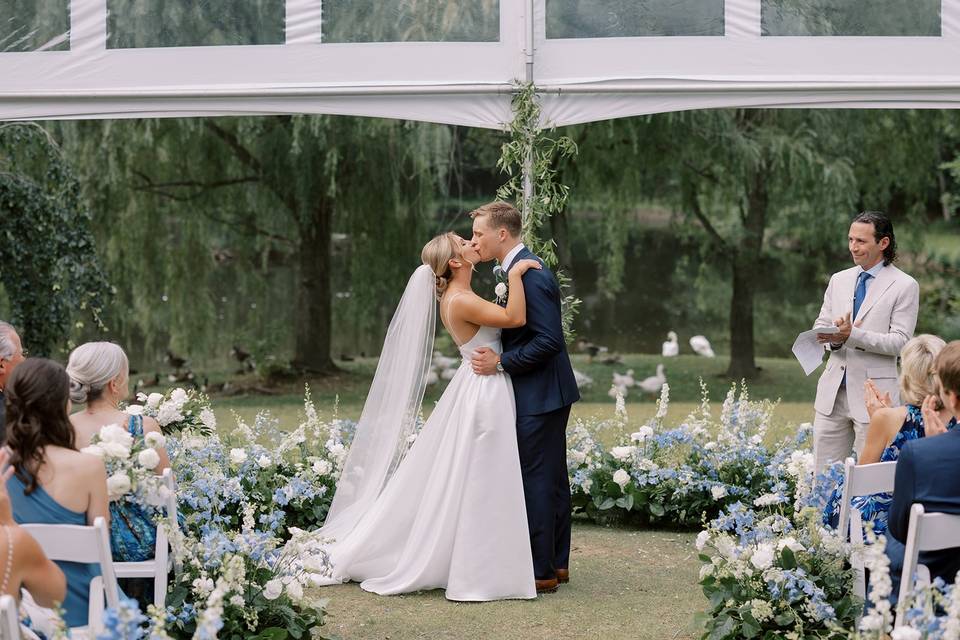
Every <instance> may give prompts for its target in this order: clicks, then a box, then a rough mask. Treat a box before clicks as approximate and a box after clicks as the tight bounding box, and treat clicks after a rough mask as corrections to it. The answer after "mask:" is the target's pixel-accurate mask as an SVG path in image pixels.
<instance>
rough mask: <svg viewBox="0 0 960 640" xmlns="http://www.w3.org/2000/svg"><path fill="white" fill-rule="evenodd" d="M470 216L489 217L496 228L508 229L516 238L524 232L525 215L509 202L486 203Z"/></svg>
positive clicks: (474, 217) (491, 224)
mask: <svg viewBox="0 0 960 640" xmlns="http://www.w3.org/2000/svg"><path fill="white" fill-rule="evenodd" d="M470 218H471V219H473V220H476V219H477V218H487V221H488V222H489V223H490V226H491V227H492V228H494V229H506V230H507V233H509V234H510V235H511V236H512V237H514V238H519V237H520V234H521V233H522V232H523V216H521V215H520V212H519V211H517V208H516V207H515V206H513V205H512V204H510V203H509V202H502V201H499V200H498V201H496V202H491V203H489V204H485V205H483V206H482V207H478V208H476V209H474V210H473V211H471V212H470Z"/></svg>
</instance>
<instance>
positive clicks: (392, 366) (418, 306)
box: [321, 265, 437, 538]
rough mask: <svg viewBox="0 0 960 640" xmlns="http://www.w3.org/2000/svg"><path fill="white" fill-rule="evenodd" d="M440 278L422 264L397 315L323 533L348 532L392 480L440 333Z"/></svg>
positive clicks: (414, 275) (415, 416)
mask: <svg viewBox="0 0 960 640" xmlns="http://www.w3.org/2000/svg"><path fill="white" fill-rule="evenodd" d="M435 292H436V278H435V276H434V273H433V271H432V270H431V269H430V267H428V266H426V265H421V266H420V267H418V268H417V269H416V271H414V272H413V275H412V276H410V280H409V281H408V282H407V288H406V289H405V290H404V292H403V297H402V298H401V299H400V304H399V305H398V306H397V310H396V311H395V312H394V314H393V319H392V320H391V321H390V327H389V328H388V329H387V336H386V338H385V339H384V342H383V349H382V351H381V352H380V361H379V363H378V364H377V372H376V374H374V376H373V384H372V385H370V391H369V393H368V394H367V400H366V402H365V403H364V405H363V411H362V413H361V414H360V422H359V423H358V424H357V429H356V434H355V435H354V438H353V444H352V445H351V446H350V451H349V453H348V454H347V457H346V460H345V461H344V464H343V471H342V472H341V474H340V481H339V483H338V485H337V491H336V493H335V494H334V497H333V504H332V505H331V506H330V512H329V514H328V515H327V520H326V522H325V523H324V525H323V528H322V529H321V533H322V534H323V535H324V536H326V537H331V538H339V537H342V536H343V535H345V534H347V533H349V532H350V531H351V530H352V529H353V528H354V526H355V525H356V523H357V522H358V521H359V520H360V518H361V516H363V514H364V513H365V512H366V511H367V510H368V509H369V508H370V506H371V505H372V504H373V502H374V500H376V499H377V496H378V495H380V492H381V491H382V490H383V487H384V486H386V483H387V481H388V480H389V479H390V476H391V475H393V472H394V471H395V469H396V467H397V464H398V463H399V461H400V459H401V457H402V456H403V454H404V453H405V451H406V447H407V436H408V435H409V434H411V433H413V431H414V427H415V425H416V420H417V416H418V415H419V413H420V406H421V404H422V403H423V392H424V390H425V389H426V381H427V373H428V372H429V369H430V359H431V357H432V353H433V338H434V334H435V332H436V314H437V305H436V293H435Z"/></svg>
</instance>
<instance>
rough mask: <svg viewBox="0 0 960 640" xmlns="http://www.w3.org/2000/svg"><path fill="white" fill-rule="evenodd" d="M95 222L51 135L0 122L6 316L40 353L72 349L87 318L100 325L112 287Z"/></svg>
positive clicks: (0, 264) (1, 276)
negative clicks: (72, 338)
mask: <svg viewBox="0 0 960 640" xmlns="http://www.w3.org/2000/svg"><path fill="white" fill-rule="evenodd" d="M90 227H91V216H90V211H89V209H88V208H87V206H86V204H85V202H84V200H83V199H82V198H81V195H80V184H79V182H78V181H77V179H76V176H75V174H74V172H73V170H72V169H71V167H70V165H69V164H68V163H67V162H66V161H65V159H64V157H63V154H62V153H61V151H60V148H59V146H58V145H57V144H56V143H55V142H54V141H53V140H52V139H51V138H50V137H49V136H48V135H47V132H46V131H44V130H43V129H41V128H40V127H38V126H36V125H31V124H15V123H10V124H3V123H0V284H2V285H3V289H4V291H5V293H6V298H7V304H8V305H9V307H10V309H9V311H10V316H9V317H8V318H6V319H8V320H11V321H12V322H13V324H14V325H16V326H17V328H18V329H19V332H20V334H21V337H22V338H23V340H24V342H25V344H26V345H27V346H29V347H30V349H31V350H32V351H33V352H34V353H37V354H40V355H50V354H52V353H54V352H56V351H58V350H62V349H64V348H66V347H67V346H68V345H67V343H66V340H67V337H68V336H69V334H70V331H71V329H72V328H73V326H74V325H75V324H76V323H82V322H83V316H84V315H88V316H89V317H90V318H92V320H93V322H94V323H95V324H97V325H100V324H101V315H100V314H101V311H102V309H103V305H104V302H105V299H106V298H107V297H108V295H109V286H108V284H107V281H106V279H105V278H104V275H103V272H102V271H101V269H100V265H99V262H98V260H97V253H96V251H95V250H94V243H93V236H92V234H91V228H90ZM4 315H5V314H4Z"/></svg>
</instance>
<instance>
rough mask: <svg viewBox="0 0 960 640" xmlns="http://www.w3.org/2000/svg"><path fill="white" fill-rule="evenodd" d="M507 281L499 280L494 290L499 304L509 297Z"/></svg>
mask: <svg viewBox="0 0 960 640" xmlns="http://www.w3.org/2000/svg"><path fill="white" fill-rule="evenodd" d="M507 291H508V289H507V283H506V282H498V283H497V286H496V287H494V288H493V292H494V293H495V294H497V304H500V303H502V302H504V301H506V299H507Z"/></svg>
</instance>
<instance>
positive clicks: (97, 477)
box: [5, 358, 110, 627]
mask: <svg viewBox="0 0 960 640" xmlns="http://www.w3.org/2000/svg"><path fill="white" fill-rule="evenodd" d="M5 391H6V400H7V446H8V447H9V449H10V453H11V455H10V466H11V467H13V469H14V474H13V476H11V477H10V478H9V479H8V480H7V481H6V486H7V492H8V494H9V497H10V502H11V504H12V505H13V518H14V519H15V520H16V521H17V522H18V523H20V524H79V525H86V524H93V522H94V520H96V518H98V517H103V518H105V519H107V520H109V518H110V512H109V510H108V508H107V475H106V471H105V469H104V465H103V461H102V460H100V459H99V458H97V457H96V456H92V455H88V454H85V453H80V452H79V451H77V446H76V435H75V434H74V431H73V427H72V426H71V425H70V420H69V419H68V417H67V416H68V415H69V411H70V381H69V379H68V378H67V374H66V372H65V371H64V370H63V367H62V366H61V365H59V364H57V363H56V362H53V361H52V360H47V359H45V358H31V359H29V360H27V361H25V362H24V363H23V364H21V365H20V366H19V367H17V369H16V371H14V372H13V375H11V376H10V380H9V383H8V385H7V387H6V389H5ZM14 553H16V551H14ZM57 565H58V566H59V567H60V569H61V570H62V571H63V573H64V575H65V576H66V580H67V593H66V597H65V598H63V607H64V609H65V613H64V621H65V622H66V623H67V625H68V626H70V627H82V626H86V624H87V610H88V604H89V597H90V580H91V579H92V578H94V577H95V576H98V575H100V566H99V565H98V564H81V563H76V562H58V563H57ZM29 588H30V587H29V585H28V589H29ZM53 591H54V590H51V592H49V593H44V592H43V590H40V591H39V592H38V593H34V594H33V595H34V598H35V599H36V600H37V602H38V603H40V604H44V603H47V604H49V603H50V600H55V599H56V598H55V597H54V596H56V595H59V594H58V593H52V592H53Z"/></svg>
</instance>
